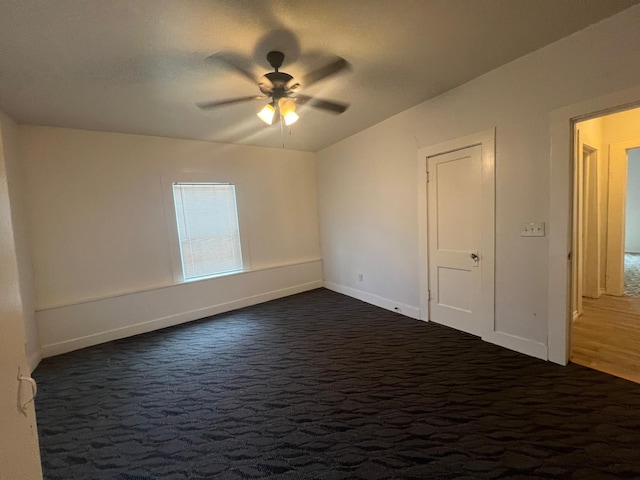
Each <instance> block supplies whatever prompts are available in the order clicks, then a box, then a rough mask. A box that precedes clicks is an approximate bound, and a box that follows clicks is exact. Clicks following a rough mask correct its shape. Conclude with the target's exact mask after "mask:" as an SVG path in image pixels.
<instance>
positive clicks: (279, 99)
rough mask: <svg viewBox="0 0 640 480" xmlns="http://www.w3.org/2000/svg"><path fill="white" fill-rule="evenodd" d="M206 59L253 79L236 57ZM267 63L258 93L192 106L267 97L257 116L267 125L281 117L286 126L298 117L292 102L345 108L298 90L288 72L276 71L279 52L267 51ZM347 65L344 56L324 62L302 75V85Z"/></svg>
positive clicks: (280, 59) (338, 110) (338, 111)
mask: <svg viewBox="0 0 640 480" xmlns="http://www.w3.org/2000/svg"><path fill="white" fill-rule="evenodd" d="M209 59H212V60H217V61H222V62H223V63H225V64H226V65H227V66H229V67H231V68H233V69H235V70H236V71H238V72H239V73H241V74H242V75H244V76H245V77H247V78H249V79H250V80H251V81H253V82H255V81H256V80H255V78H254V76H253V75H252V74H251V73H250V72H249V71H248V70H247V69H245V68H244V67H243V66H242V65H241V64H240V62H239V61H237V59H234V57H230V56H225V55H212V56H211V57H209ZM267 62H269V64H270V65H271V67H272V68H273V69H274V71H273V72H269V73H267V74H265V75H264V76H262V77H261V78H260V79H259V80H258V82H257V83H258V87H259V89H260V92H262V95H250V96H246V97H237V98H229V99H225V100H214V101H211V102H202V103H197V104H196V105H197V106H198V107H200V108H202V109H204V110H210V109H213V108H219V107H224V106H227V105H233V104H236V103H244V102H250V101H252V100H266V99H269V100H270V102H269V103H268V104H267V105H265V106H264V108H263V109H262V110H260V112H258V117H259V118H260V119H261V120H262V121H263V122H265V123H266V124H268V125H271V124H272V123H273V122H274V120H276V121H277V120H278V119H279V118H282V119H283V120H284V123H285V124H286V125H291V124H293V123H294V122H296V121H297V120H298V118H299V117H298V114H297V113H296V105H309V106H311V107H315V108H318V109H321V110H325V111H327V112H329V113H333V114H336V115H339V114H341V113H344V112H345V111H346V110H347V108H349V104H348V103H344V102H337V101H333V100H325V99H321V98H316V97H310V96H308V95H302V94H300V93H298V92H297V89H298V88H300V83H298V82H297V81H295V79H294V78H293V76H292V75H289V74H288V73H285V72H281V71H280V67H281V66H282V64H283V62H284V54H283V53H282V52H278V51H272V52H269V53H268V54H267ZM349 66H350V64H349V62H347V61H346V60H345V59H344V58H341V57H338V59H337V60H335V61H333V62H331V63H329V64H328V65H325V66H324V67H321V68H319V69H317V70H314V71H312V72H311V73H309V74H307V75H306V76H305V77H304V80H303V84H304V86H305V87H308V86H310V85H313V84H314V83H317V82H319V81H320V80H324V79H325V78H327V77H330V76H333V75H335V74H337V73H339V72H341V71H343V70H346V69H348V68H349Z"/></svg>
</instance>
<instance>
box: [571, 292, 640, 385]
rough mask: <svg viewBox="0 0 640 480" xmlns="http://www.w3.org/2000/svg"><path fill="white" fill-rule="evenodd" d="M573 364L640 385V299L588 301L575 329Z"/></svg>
mask: <svg viewBox="0 0 640 480" xmlns="http://www.w3.org/2000/svg"><path fill="white" fill-rule="evenodd" d="M571 361H572V362H574V363H577V364H579V365H583V366H585V367H589V368H593V369H595V370H599V371H601V372H605V373H608V374H610V375H615V376H617V377H622V378H625V379H627V380H631V381H633V382H636V383H640V298H632V297H612V296H609V295H603V296H602V297H600V298H599V299H590V298H584V299H583V314H582V315H581V316H580V317H579V318H578V319H576V320H574V321H573V327H572V330H571Z"/></svg>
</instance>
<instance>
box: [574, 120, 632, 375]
mask: <svg viewBox="0 0 640 480" xmlns="http://www.w3.org/2000/svg"><path fill="white" fill-rule="evenodd" d="M636 160H637V162H636ZM638 167H640V109H638V108H637V109H631V110H626V111H623V112H618V113H613V114H608V115H602V116H599V117H595V118H590V119H588V120H584V121H580V122H577V123H576V124H575V132H574V164H573V171H574V178H573V185H574V188H573V201H574V207H573V219H574V220H573V248H572V251H573V252H574V259H573V262H572V284H571V311H572V315H571V344H570V360H571V361H572V362H574V363H577V364H580V365H584V366H587V367H590V368H594V369H596V370H600V371H603V372H606V373H609V374H612V375H616V376H619V377H622V378H626V379H628V380H632V381H635V382H640V373H639V372H640V295H634V294H633V292H634V291H635V290H634V288H635V287H634V286H635V285H638V290H639V291H640V281H638V282H635V281H634V279H635V278H637V277H636V272H638V273H639V274H640V268H638V269H637V270H634V266H635V265H636V262H635V260H636V257H637V258H638V260H639V261H638V262H637V263H639V264H640V168H638ZM636 170H638V172H636ZM636 250H637V252H636ZM638 276H639V277H640V275H638Z"/></svg>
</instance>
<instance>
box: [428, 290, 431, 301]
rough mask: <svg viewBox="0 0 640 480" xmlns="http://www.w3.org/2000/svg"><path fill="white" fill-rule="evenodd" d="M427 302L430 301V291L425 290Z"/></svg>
mask: <svg viewBox="0 0 640 480" xmlns="http://www.w3.org/2000/svg"><path fill="white" fill-rule="evenodd" d="M427 300H428V301H429V302H430V301H431V290H427Z"/></svg>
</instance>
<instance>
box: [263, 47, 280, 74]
mask: <svg viewBox="0 0 640 480" xmlns="http://www.w3.org/2000/svg"><path fill="white" fill-rule="evenodd" d="M267 62H269V64H270V65H271V66H272V67H273V69H274V70H275V71H276V72H277V71H278V69H279V68H280V67H281V66H282V62H284V53H282V52H276V51H273V52H269V53H267Z"/></svg>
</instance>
